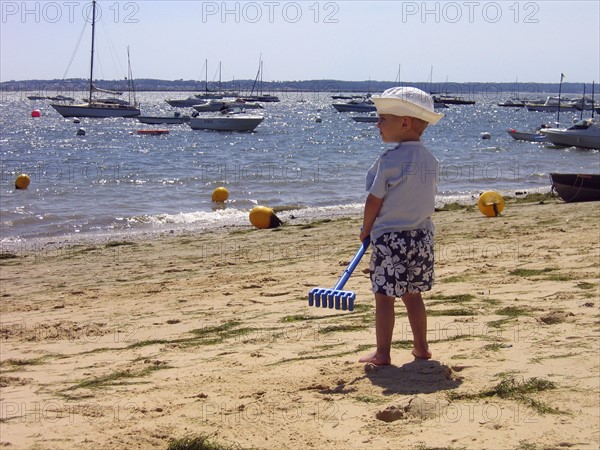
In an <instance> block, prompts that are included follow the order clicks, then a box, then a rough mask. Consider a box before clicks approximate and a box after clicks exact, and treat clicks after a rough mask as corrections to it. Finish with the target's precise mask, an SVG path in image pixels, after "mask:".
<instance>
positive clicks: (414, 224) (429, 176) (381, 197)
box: [359, 87, 444, 365]
mask: <svg viewBox="0 0 600 450" xmlns="http://www.w3.org/2000/svg"><path fill="white" fill-rule="evenodd" d="M372 100H373V102H374V103H375V106H376V107H377V112H378V114H379V121H378V123H377V127H378V128H379V133H380V135H381V138H382V139H383V141H384V142H390V143H391V142H394V143H397V145H396V147H394V148H392V149H390V150H388V151H386V152H385V153H383V155H381V156H380V157H379V159H377V161H375V163H374V164H373V166H371V168H370V169H369V172H368V173H367V191H368V192H369V195H368V197H367V200H366V202H365V210H364V219H363V228H362V232H361V233H360V239H361V241H363V240H364V239H366V238H367V237H370V238H371V248H372V251H373V253H372V256H371V265H370V273H371V284H372V290H373V292H374V293H375V335H376V343H377V348H376V350H375V352H373V353H371V354H369V355H366V356H364V357H363V358H361V359H360V360H359V361H360V362H366V363H372V364H376V365H386V364H390V363H391V356H390V351H391V346H392V335H393V331H394V323H395V316H394V301H395V299H396V298H397V297H400V298H401V299H402V301H403V302H404V305H405V306H406V309H407V313H408V321H409V323H410V327H411V330H412V333H413V342H414V344H413V350H412V354H413V356H414V357H415V358H418V359H429V358H431V352H430V351H429V346H428V344H427V313H426V311H425V305H424V304H423V298H422V297H421V292H423V291H428V290H430V289H431V286H432V285H433V280H434V274H433V232H434V228H433V222H432V221H431V215H432V214H433V211H434V205H435V195H436V193H437V183H438V173H439V166H438V161H437V159H436V158H435V157H434V156H433V155H432V154H431V152H430V151H429V150H428V149H427V148H426V147H425V146H424V145H423V144H422V143H421V142H420V140H421V135H422V134H423V131H425V128H427V126H428V125H429V124H436V123H437V122H438V121H439V120H440V119H441V118H442V117H444V115H443V114H438V113H436V112H434V110H433V100H432V98H431V96H430V95H429V94H427V93H426V92H423V91H421V90H420V89H416V88H412V87H396V88H392V89H388V90H386V91H385V92H384V93H383V94H382V95H381V96H373V97H372Z"/></svg>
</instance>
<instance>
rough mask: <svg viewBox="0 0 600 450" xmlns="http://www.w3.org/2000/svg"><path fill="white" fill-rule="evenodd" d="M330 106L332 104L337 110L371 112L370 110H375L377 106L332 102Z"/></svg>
mask: <svg viewBox="0 0 600 450" xmlns="http://www.w3.org/2000/svg"><path fill="white" fill-rule="evenodd" d="M331 106H333V107H334V108H335V110H336V111H337V112H371V111H377V108H376V107H375V105H363V104H348V103H333V104H332V105H331Z"/></svg>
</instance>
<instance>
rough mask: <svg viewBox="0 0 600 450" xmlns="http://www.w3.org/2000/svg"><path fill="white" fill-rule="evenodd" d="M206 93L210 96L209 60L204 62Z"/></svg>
mask: <svg viewBox="0 0 600 450" xmlns="http://www.w3.org/2000/svg"><path fill="white" fill-rule="evenodd" d="M204 92H206V93H207V94H208V59H205V60H204Z"/></svg>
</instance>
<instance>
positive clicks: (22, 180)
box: [15, 173, 31, 189]
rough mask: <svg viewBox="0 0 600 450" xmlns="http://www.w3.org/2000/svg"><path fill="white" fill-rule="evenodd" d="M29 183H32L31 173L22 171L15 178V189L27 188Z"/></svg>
mask: <svg viewBox="0 0 600 450" xmlns="http://www.w3.org/2000/svg"><path fill="white" fill-rule="evenodd" d="M29 183H31V178H29V175H27V174H25V173H22V174H21V175H19V176H18V177H17V179H16V180H15V189H27V188H28V187H29Z"/></svg>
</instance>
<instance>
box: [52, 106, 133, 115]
mask: <svg viewBox="0 0 600 450" xmlns="http://www.w3.org/2000/svg"><path fill="white" fill-rule="evenodd" d="M50 106H52V107H53V108H54V109H55V110H56V111H57V112H58V113H59V114H60V115H61V116H63V117H93V118H107V117H137V116H139V115H140V110H139V109H138V108H135V107H132V106H123V105H113V104H106V105H104V104H99V105H95V104H93V103H92V104H91V105H90V104H88V103H85V104H82V105H61V104H56V103H53V104H51V105H50Z"/></svg>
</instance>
